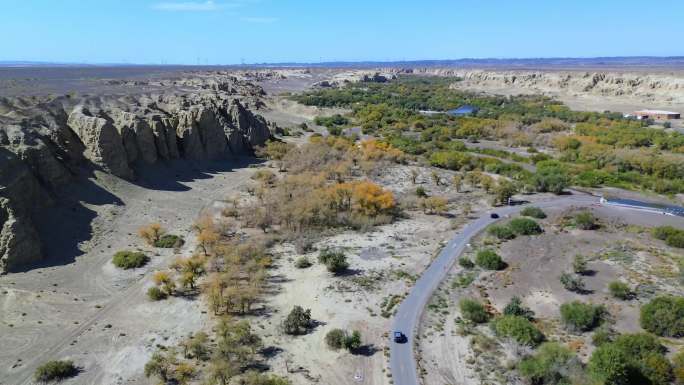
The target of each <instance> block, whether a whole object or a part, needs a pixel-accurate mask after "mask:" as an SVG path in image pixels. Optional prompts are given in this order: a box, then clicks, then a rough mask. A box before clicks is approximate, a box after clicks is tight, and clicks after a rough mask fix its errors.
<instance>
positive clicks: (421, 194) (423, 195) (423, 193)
mask: <svg viewBox="0 0 684 385" xmlns="http://www.w3.org/2000/svg"><path fill="white" fill-rule="evenodd" d="M416 196H418V197H419V198H427V196H428V194H427V192H426V191H425V189H424V188H423V187H422V186H418V187H417V188H416Z"/></svg>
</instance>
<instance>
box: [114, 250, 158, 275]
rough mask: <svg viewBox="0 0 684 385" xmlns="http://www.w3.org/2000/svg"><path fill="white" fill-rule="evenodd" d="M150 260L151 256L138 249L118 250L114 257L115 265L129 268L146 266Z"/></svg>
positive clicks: (125, 268)
mask: <svg viewBox="0 0 684 385" xmlns="http://www.w3.org/2000/svg"><path fill="white" fill-rule="evenodd" d="M149 261H150V258H149V257H148V256H146V255H145V254H144V253H141V252H137V251H127V250H125V251H118V252H117V253H116V254H114V258H112V263H113V264H114V266H116V267H118V268H121V269H124V270H128V269H136V268H139V267H143V266H145V265H146V264H147V263H148V262H149Z"/></svg>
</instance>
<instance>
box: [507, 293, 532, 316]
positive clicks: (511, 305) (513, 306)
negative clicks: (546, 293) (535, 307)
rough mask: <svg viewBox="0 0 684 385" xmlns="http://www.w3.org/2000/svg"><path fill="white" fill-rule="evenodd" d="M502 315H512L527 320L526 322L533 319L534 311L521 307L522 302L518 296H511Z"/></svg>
mask: <svg viewBox="0 0 684 385" xmlns="http://www.w3.org/2000/svg"><path fill="white" fill-rule="evenodd" d="M503 313H504V315H514V316H519V317H524V318H527V319H528V320H533V319H534V311H532V309H530V308H528V307H526V306H524V305H523V303H522V300H521V299H520V297H518V296H513V297H512V298H511V300H510V301H509V302H508V304H507V305H506V307H504V310H503Z"/></svg>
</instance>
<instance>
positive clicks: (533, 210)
mask: <svg viewBox="0 0 684 385" xmlns="http://www.w3.org/2000/svg"><path fill="white" fill-rule="evenodd" d="M520 215H522V216H524V217H532V218H537V219H544V218H546V213H545V212H544V210H542V209H540V208H539V207H534V206H529V207H525V208H524V209H522V211H520Z"/></svg>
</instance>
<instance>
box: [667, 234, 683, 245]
mask: <svg viewBox="0 0 684 385" xmlns="http://www.w3.org/2000/svg"><path fill="white" fill-rule="evenodd" d="M665 243H666V244H667V245H668V246H670V247H676V248H679V249H684V231H682V232H679V233H676V234H672V235H670V236H668V237H667V239H666V240H665Z"/></svg>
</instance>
